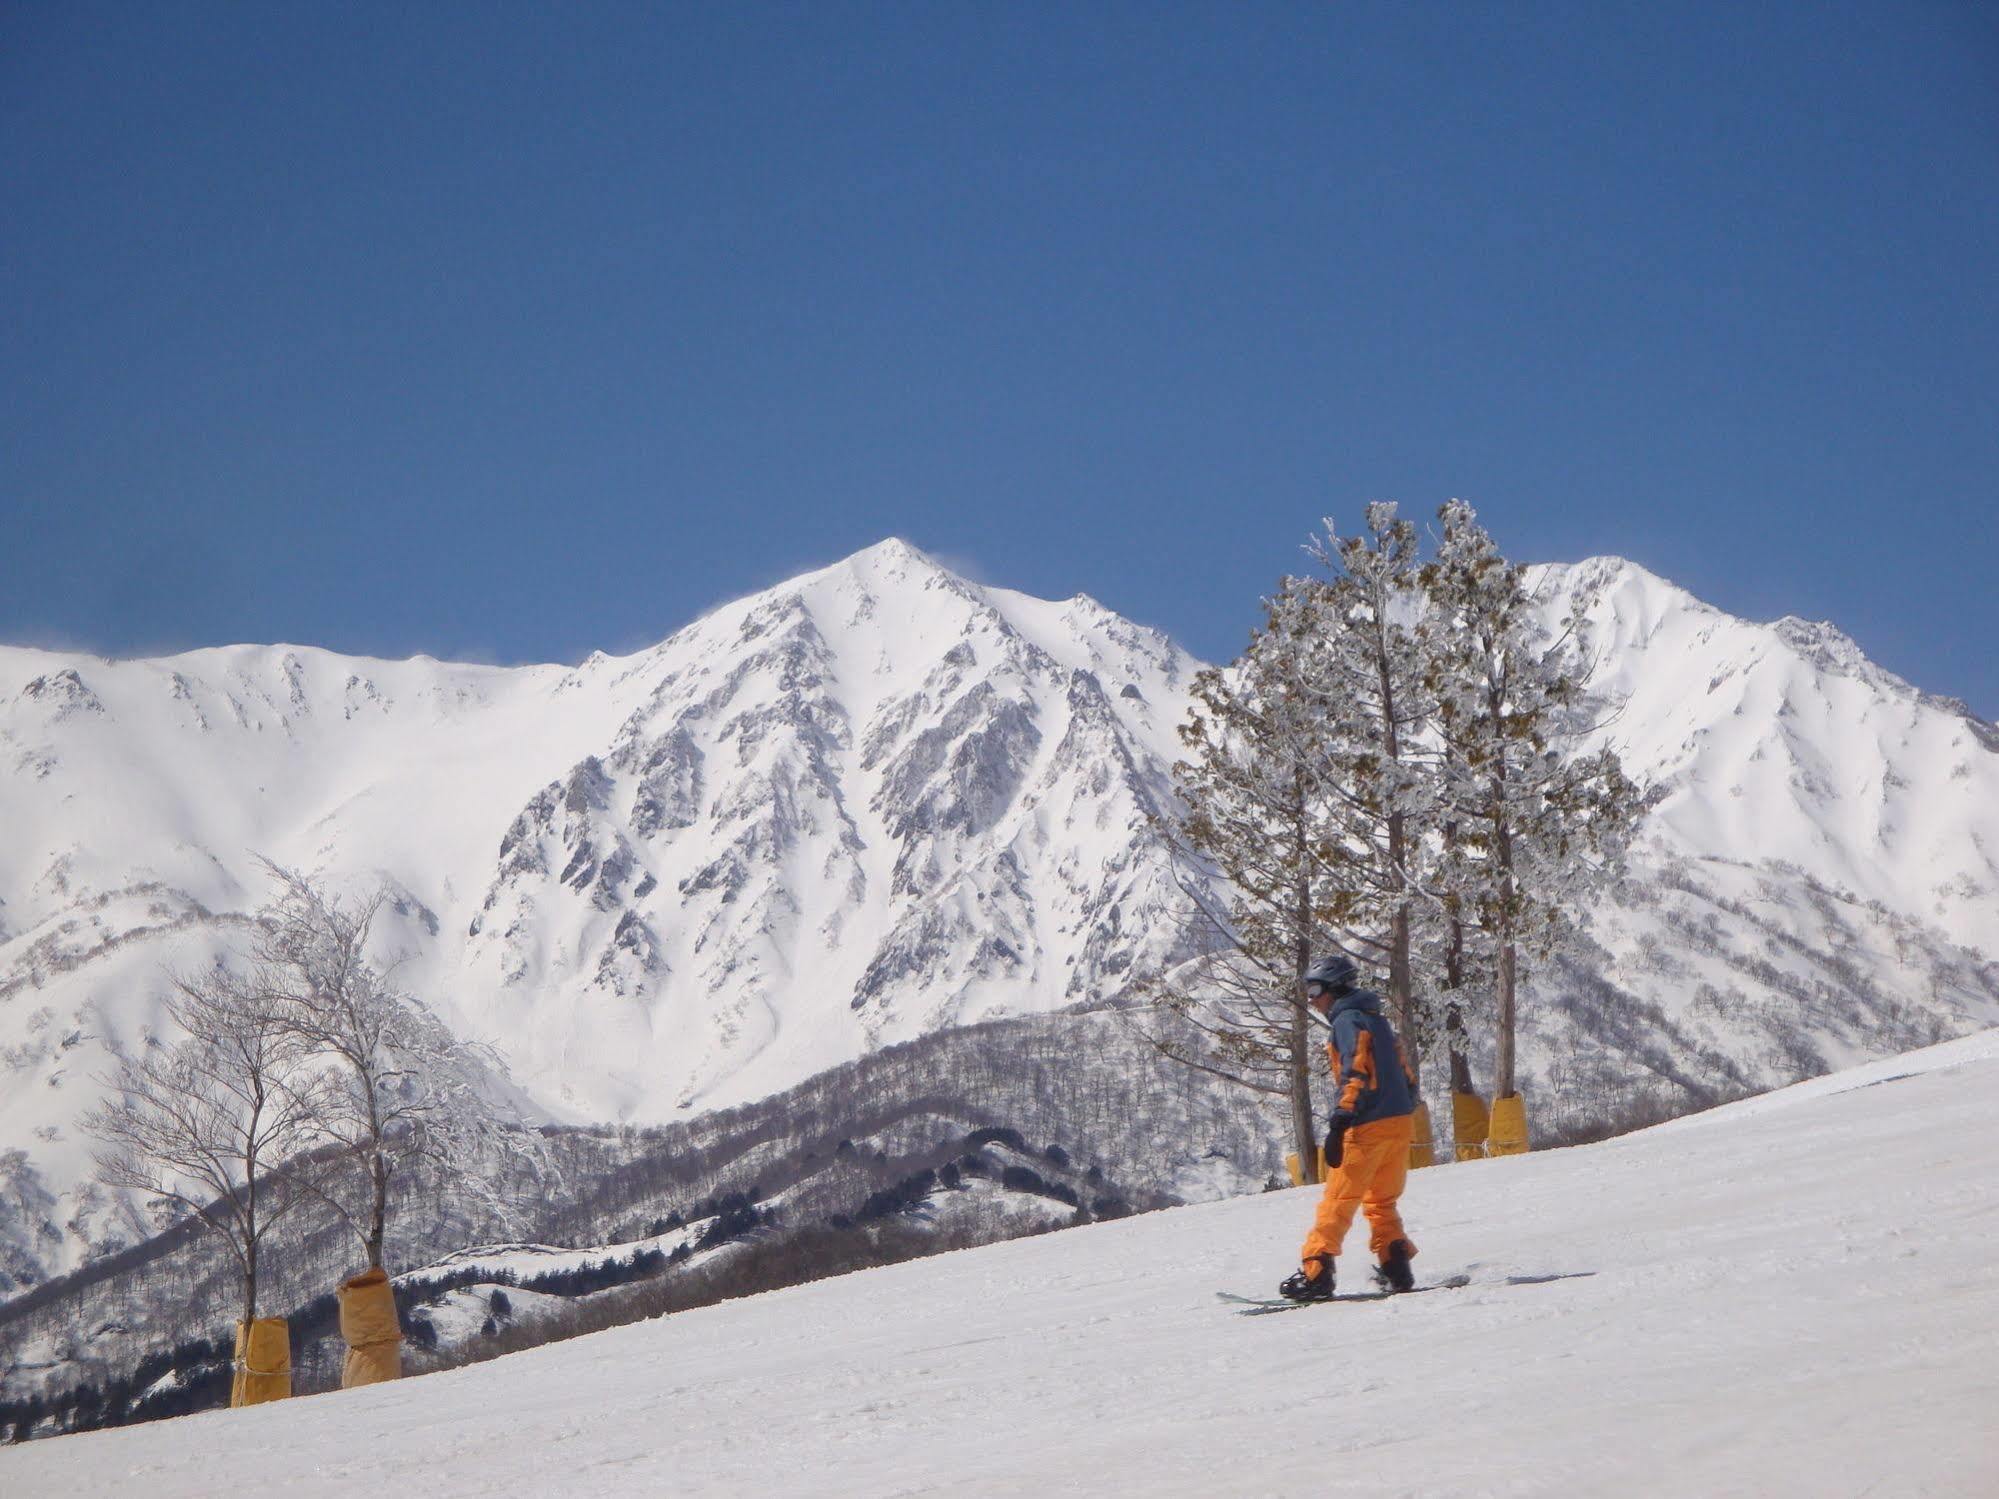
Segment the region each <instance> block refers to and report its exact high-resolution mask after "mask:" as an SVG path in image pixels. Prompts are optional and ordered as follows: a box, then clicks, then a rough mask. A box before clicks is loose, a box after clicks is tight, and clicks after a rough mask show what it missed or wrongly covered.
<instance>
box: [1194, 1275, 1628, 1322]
mask: <svg viewBox="0 0 1999 1499" xmlns="http://www.w3.org/2000/svg"><path fill="white" fill-rule="evenodd" d="M1592 1273H1593V1272H1591V1271H1588V1270H1584V1271H1570V1272H1569V1273H1567V1274H1565V1275H1508V1276H1506V1277H1504V1278H1503V1279H1500V1280H1486V1281H1480V1282H1479V1284H1480V1285H1485V1286H1539V1285H1545V1284H1547V1283H1548V1282H1549V1281H1551V1280H1577V1279H1580V1278H1581V1277H1582V1276H1584V1275H1589V1274H1592ZM1470 1284H1472V1278H1471V1277H1470V1276H1469V1275H1453V1276H1451V1277H1449V1278H1448V1279H1446V1280H1433V1281H1431V1282H1430V1283H1429V1284H1428V1285H1422V1286H1415V1287H1412V1288H1411V1289H1410V1290H1407V1291H1338V1292H1335V1293H1334V1295H1333V1298H1332V1300H1331V1301H1286V1300H1284V1298H1282V1297H1281V1296H1238V1295H1236V1294H1235V1293H1234V1292H1233V1291H1217V1292H1215V1296H1216V1297H1217V1298H1218V1299H1219V1300H1222V1301H1225V1302H1227V1303H1229V1305H1231V1306H1233V1307H1234V1308H1235V1309H1236V1311H1237V1313H1238V1314H1239V1315H1241V1316H1244V1317H1267V1316H1269V1315H1270V1314H1271V1313H1272V1312H1302V1311H1304V1310H1305V1309H1306V1308H1308V1307H1314V1306H1337V1305H1338V1304H1339V1303H1340V1302H1342V1301H1393V1300H1394V1299H1396V1298H1397V1297H1399V1296H1421V1295H1422V1294H1423V1293H1424V1292H1425V1291H1461V1290H1463V1289H1464V1288H1465V1287H1466V1286H1468V1285H1470Z"/></svg>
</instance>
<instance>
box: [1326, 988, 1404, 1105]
mask: <svg viewBox="0 0 1999 1499" xmlns="http://www.w3.org/2000/svg"><path fill="white" fill-rule="evenodd" d="M1326 1019H1327V1023H1328V1024H1329V1025H1330V1026H1331V1027H1332V1031H1333V1039H1332V1040H1331V1041H1330V1042H1329V1043H1327V1046H1326V1056H1327V1059H1328V1060H1330V1061H1331V1063H1332V1065H1333V1077H1334V1079H1335V1080H1336V1084H1337V1085H1336V1087H1335V1089H1334V1093H1333V1107H1334V1108H1336V1109H1351V1110H1353V1116H1354V1123H1355V1124H1372V1123H1373V1122H1374V1121H1375V1120H1377V1119H1397V1118H1400V1117H1401V1116H1402V1115H1404V1114H1413V1113H1414V1112H1415V1111H1416V1104H1415V1099H1414V1097H1413V1093H1412V1089H1411V1087H1410V1078H1409V1069H1408V1068H1407V1067H1406V1066H1405V1065H1404V1064H1403V1061H1402V1048H1401V1047H1400V1046H1399V1045H1398V1044H1396V1040H1395V1031H1394V1029H1393V1027H1391V1026H1390V1025H1389V1023H1388V1017H1387V1016H1386V1015H1384V1014H1382V1013H1381V996H1380V995H1379V994H1376V993H1375V992H1374V991H1373V990H1371V989H1356V990H1354V992H1353V993H1351V994H1349V995H1347V996H1346V997H1345V998H1344V999H1342V1000H1340V1001H1339V1002H1338V1003H1337V1004H1335V1005H1334V1006H1333V1009H1332V1013H1331V1014H1330V1015H1329V1016H1327V1017H1326Z"/></svg>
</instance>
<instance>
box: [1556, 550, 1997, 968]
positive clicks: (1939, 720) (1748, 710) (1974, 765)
mask: <svg viewBox="0 0 1999 1499" xmlns="http://www.w3.org/2000/svg"><path fill="white" fill-rule="evenodd" d="M1536 571H1537V574H1538V577H1537V578H1536V580H1535V581H1536V582H1537V583H1538V584H1539V585H1540V587H1541V588H1542V589H1543V590H1544V591H1545V592H1546V594H1547V595H1548V597H1549V600H1550V603H1551V605H1553V606H1555V607H1556V608H1558V607H1559V606H1560V605H1561V604H1565V603H1566V601H1567V600H1568V599H1569V598H1570V597H1572V596H1573V594H1574V593H1575V591H1576V590H1577V589H1578V588H1589V589H1594V590H1596V591H1597V603H1596V604H1595V606H1594V608H1593V609H1592V610H1591V611H1590V614H1589V622H1590V637H1589V638H1590V645H1591V647H1592V648H1593V652H1594V654H1595V655H1596V657H1597V658H1598V659H1599V660H1600V661H1601V663H1602V665H1601V669H1600V672H1599V676H1598V679H1597V682H1598V685H1599V686H1600V687H1601V688H1602V689H1603V690H1604V691H1605V692H1606V694H1607V695H1608V696H1609V697H1610V698H1611V699H1612V700H1614V701H1616V702H1618V703H1620V704H1621V705H1622V709H1621V711H1620V712H1619V713H1618V714H1617V715H1616V717H1615V718H1613V719H1612V720H1611V722H1610V723H1609V724H1608V726H1607V727H1606V730H1605V735H1606V737H1607V738H1608V739H1609V740H1610V741H1611V742H1612V743H1614V744H1616V745H1617V746H1618V747H1619V749H1620V751H1621V752H1622V753H1623V755H1624V757H1625V760H1626V767H1627V769H1629V770H1631V771H1632V772H1633V773H1634V774H1636V775H1637V776H1639V777H1640V778H1641V779H1642V780H1644V781H1646V782H1647V783H1649V784H1658V785H1664V786H1665V787H1666V788H1667V789H1668V791H1669V793H1670V794H1669V795H1668V797H1667V799H1666V801H1665V802H1664V804H1663V805H1662V806H1661V807H1660V808H1659V809H1658V813H1657V815H1656V816H1655V817H1654V818H1653V819H1652V822H1651V826H1650V831H1651V833H1652V835H1653V837H1654V839H1655V840H1656V842H1657V844H1659V845H1670V846H1673V847H1675V848H1676V849H1678V850H1679V851H1681V852H1684V853H1686V854H1689V855H1692V856H1695V857H1704V856H1713V855H1719V856H1723V857H1731V858H1736V859H1750V860H1765V861H1784V862H1787V863H1790V864H1794V865H1796V866H1798V867H1800V868H1802V869H1805V870H1807V871H1809V872H1810V873H1811V874H1812V875H1813V876H1814V877H1815V878H1817V879H1818V880H1819V881H1820V882H1821V883H1824V884H1827V885H1830V886H1836V887H1841V888H1844V889H1846V890H1849V891H1852V892H1854V893H1856V894H1857V895H1858V896H1859V897H1860V898H1861V899H1862V900H1877V901H1880V902H1882V903H1883V904H1884V905H1886V906H1888V907H1889V908H1890V909H1892V910H1895V911H1897V912H1899V913H1901V914H1904V915H1907V916H1911V917H1915V918H1919V919H1921V920H1924V921H1926V922H1929V923H1931V924H1933V925H1935V926H1936V927H1937V928H1939V929H1940V930H1941V931H1942V932H1943V933H1944V934H1945V935H1947V936H1949V937H1950V938H1952V939H1953V940H1955V941H1957V942H1960V943H1964V944H1967V945H1970V946H1975V947H1980V948H1983V949H1985V950H1986V951H1987V953H1988V955H1991V956H1999V729H1995V727H1994V726H1993V725H1991V724H1988V723H1985V722H1983V721H1982V720H1980V719H1979V718H1977V717H1975V716H1974V715H1973V714H1972V713H1971V712H1970V710H1969V709H1967V708H1966V707H1965V706H1964V705H1963V704H1962V703H1960V702H1957V701H1956V700H1954V699H1951V698H1943V697H1936V696H1932V695H1930V694H1928V693H1924V692H1921V691H1919V690H1918V689H1916V688H1914V687H1912V686H1910V685H1909V684H1908V683H1907V682H1904V681H1903V680H1901V679H1900V678H1899V677H1896V676H1894V675H1892V674H1891V673H1889V672H1886V671H1883V670H1882V669H1881V668H1880V667H1878V666H1876V665H1874V664H1873V663H1872V662H1871V661H1869V660H1868V659H1867V658H1866V657H1865V656H1863V655H1862V654H1861V652H1860V649H1859V647H1858V646H1856V645H1855V644H1854V643H1853V641H1852V640H1850V639H1848V638H1847V637H1846V636H1845V635H1843V634H1841V633H1840V632H1839V631H1838V630H1837V629H1836V628H1834V627H1833V626H1832V625H1830V624H1809V623H1807V622H1806V621H1804V620H1801V619H1781V620H1778V621H1777V622H1776V623H1775V624H1773V625H1758V624H1750V623H1748V622H1746V621H1744V620H1740V619H1735V618H1732V617H1731V616H1729V615H1726V614H1723V613H1721V612H1720V611H1719V610H1717V609H1713V608H1710V607H1709V606H1708V605H1706V604H1703V603H1702V602H1701V601H1700V600H1698V599H1696V598H1694V597H1693V596H1692V595H1691V594H1689V593H1687V592H1686V591H1685V590H1683V589H1680V588H1676V587H1675V586H1673V585H1672V584H1670V583H1668V582H1666V581H1665V580H1664V579H1662V578H1659V577H1656V576H1654V575H1653V574H1651V573H1648V572H1646V571H1645V570H1644V569H1643V568H1640V567H1637V566H1634V565H1633V564H1631V563H1628V562H1621V561H1618V560H1616V559H1604V558H1599V559H1597V560H1595V561H1592V562H1587V563H1583V564H1581V565H1579V566H1575V567H1564V568H1553V567H1551V568H1543V569H1537V570H1536ZM1550 612H1551V613H1553V612H1555V609H1554V608H1551V611H1550Z"/></svg>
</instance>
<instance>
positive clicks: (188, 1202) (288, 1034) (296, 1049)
mask: <svg viewBox="0 0 1999 1499" xmlns="http://www.w3.org/2000/svg"><path fill="white" fill-rule="evenodd" d="M166 1010H167V1018H168V1020H169V1021H170V1022H171V1023H172V1024H173V1025H174V1026H175V1027H176V1028H177V1029H179V1030H180V1031H182V1032H184V1033H185V1034H184V1037H183V1039H181V1040H180V1041H179V1042H177V1043H175V1044H174V1045H172V1046H166V1045H163V1044H161V1043H159V1042H149V1043H148V1044H147V1046H146V1049H145V1050H144V1051H143V1052H142V1053H141V1054H140V1055H138V1056H136V1057H129V1058H126V1059H125V1060H124V1061H123V1062H122V1063H121V1064H120V1066H119V1068H118V1070H117V1072H116V1073H115V1074H113V1075H112V1076H110V1077H108V1078H106V1079H104V1080H103V1081H104V1082H105V1084H106V1086H107V1087H108V1089H110V1090H111V1091H113V1092H115V1093H116V1095H117V1096H116V1098H115V1100H108V1101H106V1102H104V1103H101V1104H99V1105H98V1106H97V1107H96V1108H94V1109H92V1110H90V1112H89V1113H87V1114H86V1115H85V1116H84V1118H83V1121H82V1122H83V1127H84V1129H85V1130H86V1131H88V1132H89V1133H90V1134H91V1135H93V1136H94V1137H95V1138H96V1139H97V1140H98V1141H99V1142H100V1144H101V1145H102V1147H103V1148H102V1149H101V1150H99V1151H98V1152H97V1153H96V1154H95V1156H94V1161H95V1165H96V1172H97V1179H98V1180H99V1181H101V1182H102V1183H104V1185H106V1186H108V1187H112V1188H118V1189H124V1190H128V1191H132V1192H137V1193H139V1194H141V1195H142V1196H144V1197H145V1198H146V1199H148V1200H149V1202H150V1203H151V1204H152V1205H154V1207H155V1209H156V1210H161V1209H164V1210H166V1211H169V1212H182V1213H189V1214H192V1215H193V1216H194V1217H195V1218H197V1219H198V1220H200V1222H201V1223H202V1224H203V1225H204V1226H206V1227H207V1228H208V1229H209V1231H210V1232H212V1233H213V1234H214V1235H215V1236H216V1237H217V1238H219V1239H221V1240H222V1242H223V1243H224V1244H225V1245H227V1246H228V1249H229V1252H230V1254H231V1255H232V1256H234V1258H235V1261H236V1265H237V1269H238V1271H239V1272H240V1274H241V1278H242V1286H243V1320H244V1321H245V1322H246V1323H247V1322H253V1321H255V1320H256V1317H257V1278H258V1271H259V1268H260V1255H261V1253H262V1249H263V1245H264V1241H265V1239H266V1237H267V1236H268V1235H269V1234H270V1232H271V1230H272V1229H273V1228H275V1227H276V1226H277V1224H278V1223H279V1222H281V1221H282V1220H283V1219H284V1218H285V1217H286V1216H288V1215H289V1214H290V1213H292V1212H293V1211H294V1210H295V1209H296V1208H297V1207H298V1206H299V1204H300V1203H301V1202H303V1201H306V1200H307V1199H308V1196H309V1192H308V1191H307V1188H308V1187H309V1185H310V1177H309V1173H310V1172H312V1171H313V1170H314V1169H316V1163H315V1162H314V1161H312V1160H311V1159H309V1158H308V1157H307V1156H306V1155H305V1152H306V1151H307V1150H308V1149H309V1147H310V1146H311V1145H312V1143H313V1141H314V1139H315V1138H316V1130H317V1120H318V1117H319V1115H320V1113H321V1110H322V1107H323V1098H322V1096H321V1090H320V1088H319V1086H318V1084H317V1082H316V1080H315V1079H314V1078H313V1077H312V1076H311V1075H310V1073H309V1071H308V1070H307V1069H306V1068H305V1067H304V1065H303V1063H304V1056H303V1051H302V1048H301V1046H300V1043H299V1041H298V1038H297V1036H296V1034H295V1033H294V1032H293V1030H292V1029H291V1027H290V1026H289V1025H287V1024H286V1023H285V1022H284V1020H283V1019H282V1018H281V1017H280V1016H278V1015H277V1014H275V1013H274V1012H273V1010H272V1008H271V1007H270V1006H269V1005H268V1004H266V1003H265V1002H264V1001H263V998H262V996H261V995H260V994H259V993H258V992H257V990H256V988H255V987H254V986H253V985H251V984H248V983H246V982H244V981H243V980H242V979H240V978H239V977H237V976H235V975H233V974H231V973H229V972H228V971H227V970H225V969H223V968H221V967H219V966H218V967H217V968H216V969H214V970H212V971H211V972H209V973H207V974H204V975H202V976H200V977H196V978H180V979H176V980H175V981H174V990H173V994H172V995H171V997H170V998H169V999H168V1000H167V1005H166Z"/></svg>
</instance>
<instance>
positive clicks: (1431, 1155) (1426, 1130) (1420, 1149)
mask: <svg viewBox="0 0 1999 1499" xmlns="http://www.w3.org/2000/svg"><path fill="white" fill-rule="evenodd" d="M1411 1129H1412V1130H1413V1133H1412V1134H1411V1135H1410V1138H1409V1169H1410V1170H1411V1171H1420V1170H1421V1169H1422V1168H1423V1167H1425V1166H1434V1165H1436V1164H1437V1148H1436V1146H1435V1144H1434V1143H1432V1141H1431V1139H1430V1106H1429V1105H1428V1104H1427V1103H1419V1104H1417V1105H1416V1115H1415V1123H1414V1124H1413V1125H1412V1126H1411Z"/></svg>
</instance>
